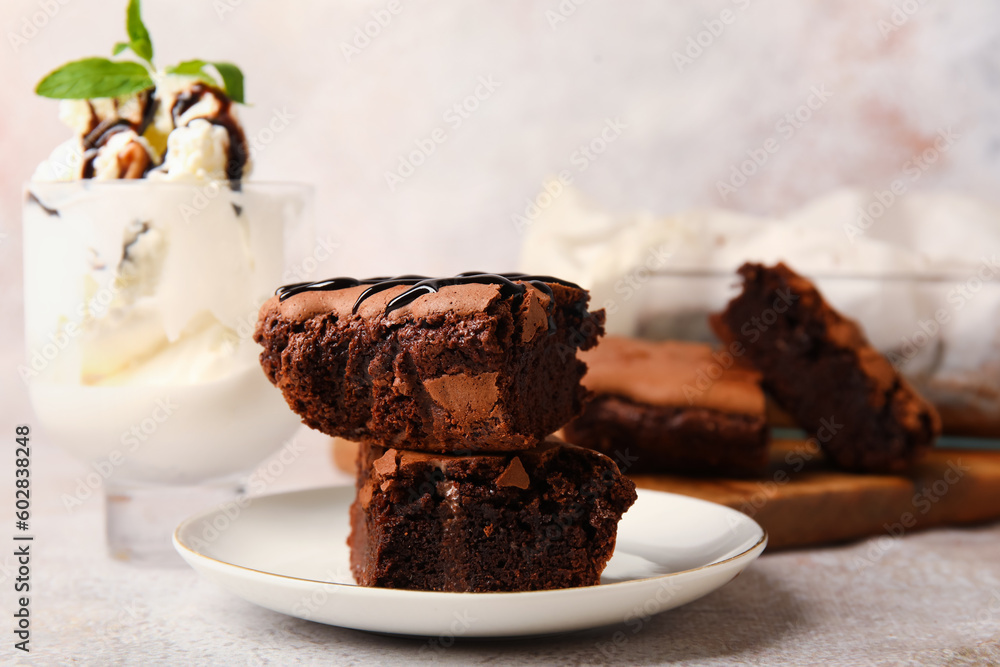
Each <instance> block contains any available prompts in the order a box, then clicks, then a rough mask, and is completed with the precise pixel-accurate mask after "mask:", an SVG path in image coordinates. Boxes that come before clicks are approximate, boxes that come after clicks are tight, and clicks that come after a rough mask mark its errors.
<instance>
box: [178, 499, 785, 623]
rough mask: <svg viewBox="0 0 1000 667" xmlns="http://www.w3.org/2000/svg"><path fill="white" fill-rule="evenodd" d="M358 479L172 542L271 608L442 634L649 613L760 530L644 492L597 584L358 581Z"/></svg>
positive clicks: (196, 523)
mask: <svg viewBox="0 0 1000 667" xmlns="http://www.w3.org/2000/svg"><path fill="white" fill-rule="evenodd" d="M353 499H354V488H353V487H332V488H325V489H314V490H309V491H296V492H294V493H284V494H280V495H273V496H264V497H260V498H255V499H253V500H252V501H249V502H248V504H246V505H245V506H243V507H239V506H237V505H235V504H232V505H230V506H228V507H225V506H223V507H221V508H213V509H212V510H209V511H205V512H202V513H200V514H198V515H196V516H193V517H191V518H189V519H187V520H186V521H184V522H183V523H182V524H181V525H180V526H178V528H177V530H176V532H175V533H174V546H175V547H176V548H177V551H178V552H180V554H181V556H183V557H184V559H185V560H186V561H187V562H188V563H189V564H190V565H191V566H192V567H194V569H196V570H197V571H198V572H200V573H201V574H202V575H203V576H205V577H206V578H208V579H210V580H211V581H214V582H216V583H217V584H219V585H220V586H222V587H223V588H226V589H228V590H229V591H231V592H233V593H235V594H236V595H239V596H240V597H242V598H244V599H246V600H249V601H250V602H253V603H255V604H259V605H261V606H263V607H267V608H268V609H273V610H274V611H278V612H281V613H283V614H289V615H292V616H297V617H299V618H304V619H308V620H311V621H317V622H320V623H326V624H329V625H337V626H341V627H345V628H355V629H358V630H370V631H374V632H386V633H393V634H405V635H425V636H441V637H456V636H466V637H500V636H514V635H540V634H550V633H557V632H569V631H573V630H582V629H585V628H592V627H599V626H603V625H612V624H617V623H623V622H629V621H630V620H634V619H638V618H647V617H648V616H650V615H652V614H656V613H659V612H662V611H666V610H668V609H673V608H674V607H679V606H680V605H683V604H687V603H688V602H691V601H692V600H695V599H697V598H700V597H701V596H703V595H705V594H707V593H710V592H711V591H713V590H715V589H717V588H719V587H720V586H722V585H723V584H725V583H727V582H729V581H731V580H732V579H733V578H734V577H736V575H738V574H739V573H740V572H741V571H743V569H744V568H746V567H747V566H748V565H749V564H750V563H752V562H753V560H754V559H755V558H757V556H759V555H760V553H761V552H762V551H763V550H764V546H765V545H766V544H767V535H766V534H765V532H764V530H763V529H762V528H761V527H760V526H759V525H757V523H756V522H754V521H753V520H752V519H750V518H749V517H747V516H745V515H744V514H741V513H740V512H737V511H736V510H733V509H729V508H728V507H723V506H722V505H716V504H715V503H710V502H706V501H704V500H697V499H694V498H688V497H686V496H679V495H676V494H673V493H662V492H658V491H647V490H644V489H640V490H639V499H638V500H637V501H636V503H635V504H634V505H633V506H632V508H631V509H629V511H628V512H627V513H626V514H625V516H624V517H623V518H622V521H621V524H620V525H619V528H618V542H617V546H616V548H615V553H614V556H613V557H612V559H611V562H610V563H609V564H608V567H607V569H606V570H605V572H604V576H603V577H602V579H601V584H600V585H599V586H587V587H584V588H567V589H561V590H555V591H533V592H526V593H435V592H423V591H407V590H393V589H385V588H366V587H363V586H357V585H355V584H354V580H353V578H352V577H351V573H350V559H349V553H348V549H347V545H346V543H345V540H346V539H347V534H348V532H349V525H348V507H349V506H350V504H351V502H352V500H353Z"/></svg>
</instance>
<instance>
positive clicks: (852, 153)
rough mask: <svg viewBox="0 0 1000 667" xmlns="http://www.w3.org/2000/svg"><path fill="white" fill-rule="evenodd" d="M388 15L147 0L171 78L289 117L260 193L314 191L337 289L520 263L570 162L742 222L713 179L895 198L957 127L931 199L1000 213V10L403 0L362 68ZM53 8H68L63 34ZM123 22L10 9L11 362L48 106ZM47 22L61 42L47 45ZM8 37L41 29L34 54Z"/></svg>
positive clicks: (775, 198)
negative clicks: (386, 276) (404, 158)
mask: <svg viewBox="0 0 1000 667" xmlns="http://www.w3.org/2000/svg"><path fill="white" fill-rule="evenodd" d="M577 2H579V4H576V3H577ZM389 6H390V3H389V2H387V0H372V1H369V0H364V1H362V0H341V1H339V2H321V1H320V0H282V1H280V2H276V1H273V0H146V2H145V12H144V13H145V17H146V20H147V23H148V25H149V27H150V29H151V32H152V36H153V40H154V44H155V47H156V51H157V61H158V63H160V64H161V65H163V64H169V63H172V62H176V61H178V60H181V59H187V58H192V57H200V58H205V59H226V60H232V61H234V62H236V63H238V64H239V65H240V66H241V67H242V68H243V69H244V71H245V73H246V75H247V92H248V97H249V100H250V101H251V102H252V103H253V106H252V107H249V108H246V109H243V110H242V116H243V118H244V120H245V125H246V127H247V130H248V133H249V134H250V135H251V136H254V135H255V134H256V133H257V132H259V131H260V130H261V128H263V127H264V126H266V124H267V123H268V122H269V120H270V119H271V118H272V117H273V115H274V114H275V111H276V110H280V111H283V112H285V113H288V114H291V116H292V119H291V121H290V122H289V124H288V126H287V128H286V129H284V130H282V131H281V132H279V133H277V134H276V135H275V136H274V138H273V141H271V142H270V143H269V144H268V145H267V146H266V147H265V148H263V150H262V151H261V152H260V154H259V155H258V156H257V171H256V177H257V178H259V179H263V180H288V179H292V180H305V181H310V182H313V183H315V184H316V185H317V186H318V220H319V223H320V225H321V234H323V235H328V236H330V237H331V238H332V240H333V242H335V243H338V244H339V252H338V254H337V255H336V256H335V257H334V259H333V261H332V262H331V263H330V265H329V266H328V267H326V268H325V269H324V270H323V271H321V272H320V273H322V274H323V275H325V274H327V273H332V274H373V273H378V272H387V273H395V272H413V271H419V272H439V271H441V272H443V271H449V272H450V271H455V270H464V269H468V268H482V269H490V270H499V269H505V268H510V267H511V266H512V264H513V263H514V261H515V258H516V253H517V248H518V243H519V237H518V234H517V232H516V231H515V228H514V227H513V225H512V224H511V215H512V214H514V213H516V212H518V211H520V210H523V208H524V206H525V200H526V198H528V197H532V196H534V194H535V193H536V192H537V191H538V189H539V187H540V184H541V182H542V180H543V179H544V178H545V177H546V176H547V175H549V174H553V173H556V172H558V171H560V170H564V169H568V170H570V171H571V172H572V174H573V175H574V177H575V183H576V184H577V185H578V186H579V187H580V188H581V189H582V190H584V191H585V192H587V193H588V194H590V195H591V196H592V197H594V198H595V199H596V200H597V201H598V202H600V203H602V204H604V205H606V206H609V207H613V208H619V209H633V208H645V209H649V210H652V211H655V212H658V213H669V212H671V211H675V210H678V209H682V208H687V207H691V206H696V205H722V204H723V203H724V202H723V201H722V199H721V198H720V196H719V193H718V192H717V186H716V183H717V181H719V180H725V179H727V178H728V177H729V175H730V171H731V168H732V166H733V165H734V164H738V163H739V162H741V161H742V160H744V159H746V151H748V150H750V151H753V150H755V149H759V148H760V147H761V146H763V145H764V143H765V141H767V140H768V139H769V138H776V139H778V140H779V144H780V148H779V150H778V151H777V152H776V153H774V154H773V155H771V156H770V157H769V158H768V161H767V163H766V164H765V165H764V166H763V167H761V168H760V170H759V172H758V173H757V174H755V175H754V176H753V177H752V178H750V179H749V180H748V182H747V184H746V185H745V186H743V187H742V188H740V189H739V190H738V191H737V192H736V193H735V194H733V195H732V196H730V197H729V199H728V201H726V202H725V205H727V206H732V207H735V208H739V209H744V210H749V211H754V212H760V213H767V212H774V213H780V212H782V211H785V210H788V209H789V208H792V207H794V206H796V205H798V204H800V203H802V202H803V201H805V200H806V199H808V198H810V197H812V196H814V195H817V194H821V193H824V192H826V191H828V190H830V189H832V188H835V187H838V186H842V185H861V186H864V187H870V188H873V189H874V188H878V187H881V186H885V185H887V184H888V182H889V181H891V180H892V178H894V177H895V176H896V175H897V174H898V173H899V172H900V171H901V169H902V168H903V165H904V164H905V163H906V162H907V160H910V159H911V158H912V157H914V156H915V155H919V154H920V152H921V151H923V150H924V149H926V148H927V147H929V146H931V145H932V144H933V141H934V139H935V136H936V135H937V133H938V132H939V131H941V130H943V129H944V128H948V127H952V128H954V130H956V131H958V132H959V133H960V137H961V138H960V139H959V140H958V141H957V142H956V143H955V145H954V146H953V147H952V148H951V149H950V150H949V151H948V152H947V153H945V154H943V155H942V157H941V159H940V160H939V161H938V162H937V163H936V164H934V165H932V166H931V167H930V168H929V169H928V170H927V171H926V173H925V174H924V175H923V177H922V178H921V179H920V182H919V184H918V185H919V187H921V188H949V189H955V190H959V191H963V192H966V193H969V194H973V195H977V196H979V197H982V198H984V199H987V200H991V201H993V202H997V203H1000V188H998V184H1000V6H998V5H996V4H995V3H990V2H985V1H983V0H979V1H975V2H963V3H930V2H927V3H925V4H921V3H919V2H917V1H916V0H911V1H908V2H907V1H902V0H892V1H889V0H879V1H870V0H864V1H860V0H859V1H853V0H852V1H849V2H848V1H845V2H834V3H831V2H824V1H821V0H806V1H803V2H781V1H779V0H749V1H747V0H740V1H739V2H733V1H732V0H711V1H709V0H701V1H697V2H680V3H668V2H660V1H658V0H636V1H633V2H627V3H623V2H611V1H610V0H587V1H585V2H581V1H580V0H576V2H574V0H562V1H561V2H560V0H537V1H529V0H507V1H505V2H496V1H494V2H487V1H485V0H453V1H443V0H436V1H430V0H414V1H412V2H408V1H406V0H400V4H399V11H398V13H397V14H395V15H391V21H389V22H388V24H387V25H385V26H384V27H381V28H380V29H379V34H378V35H377V36H375V37H373V38H371V40H370V43H369V44H367V46H364V47H363V48H361V49H360V53H354V54H353V55H352V56H351V57H350V58H348V57H346V56H345V53H344V51H343V46H342V45H343V44H345V43H351V41H352V40H353V39H354V38H355V36H356V32H357V31H358V30H359V29H360V30H364V28H365V24H366V23H368V22H370V21H372V20H373V17H372V12H381V11H384V10H386V9H387V8H388V7H389ZM46 7H47V8H48V10H49V13H51V14H53V15H52V16H51V17H44V21H43V20H42V18H41V17H43V16H44V14H42V12H44V10H45V8H46ZM894 7H896V9H894ZM54 8H57V9H54ZM724 11H727V12H731V14H722V12H724ZM907 12H909V13H907ZM123 17H124V0H113V1H111V0H4V2H3V4H2V5H0V31H2V37H3V39H2V43H0V89H2V90H3V95H2V97H0V153H2V155H3V159H2V160H0V224H2V232H3V234H4V235H5V237H4V238H3V240H2V241H0V279H2V280H0V284H2V287H0V290H2V295H3V314H4V316H3V318H2V321H0V333H2V336H3V339H2V340H3V342H4V344H5V346H7V348H8V350H10V349H13V348H18V347H19V346H20V344H21V343H20V327H21V320H20V237H19V229H18V221H19V206H20V184H21V183H22V182H23V181H24V180H25V179H26V178H27V177H28V176H29V175H30V173H31V171H32V170H33V168H34V166H35V164H36V163H37V162H38V161H39V160H41V159H42V158H44V157H45V156H46V155H47V153H48V152H49V150H50V149H51V148H52V147H53V146H54V145H55V144H57V143H58V142H60V141H62V140H64V139H65V138H67V137H68V134H67V132H68V131H67V129H66V128H64V127H63V126H62V125H60V123H59V122H58V120H57V117H56V114H57V104H56V103H55V102H53V101H50V100H44V99H39V98H36V97H34V96H33V95H32V93H31V90H32V88H33V86H34V84H35V82H36V81H37V80H38V79H39V78H40V77H41V76H42V75H44V74H45V73H46V72H47V71H49V70H50V69H52V68H53V67H55V66H57V65H59V64H61V63H62V62H64V61H66V60H69V59H73V58H77V57H82V56H85V55H100V54H106V53H108V50H109V49H110V47H111V45H112V44H113V43H114V42H115V41H116V40H118V39H121V38H122V37H123V35H124V26H123V23H124V19H123ZM384 17H385V14H383V21H384ZM561 19H565V20H561ZM717 19H718V21H717ZM722 19H725V20H727V21H729V23H728V24H727V23H722ZM26 22H27V23H26ZM32 22H34V23H35V24H43V25H41V27H40V28H38V29H37V30H36V31H34V33H33V32H32V30H31V28H27V29H26V26H28V25H31V24H32ZM706 22H707V23H706ZM880 22H882V23H880ZM369 27H370V28H371V26H369ZM720 27H721V30H720ZM890 27H891V28H893V29H892V30H890V29H889V28H890ZM709 28H714V29H715V31H716V32H718V33H720V34H718V36H714V35H711V34H710V33H709V32H704V31H706V30H708V29H709ZM372 32H374V30H372ZM699 33H702V34H701V35H700V38H701V40H702V42H703V43H709V42H711V43H710V44H708V46H705V47H704V48H703V50H702V53H701V54H700V55H699V54H698V53H697V51H695V50H692V51H690V52H688V53H689V55H691V54H693V55H694V56H696V57H695V58H693V60H692V62H691V63H689V64H687V65H686V66H684V67H683V68H679V67H678V64H677V62H676V59H675V53H679V54H681V55H684V54H685V50H686V49H687V47H688V46H689V38H690V39H692V40H697V39H698V38H699ZM11 34H15V35H19V36H22V37H23V36H25V35H27V34H30V35H31V36H29V37H26V43H24V44H21V43H18V44H17V45H14V44H12V42H11ZM362 44H363V42H362ZM681 69H683V71H680V70H681ZM480 77H486V78H489V77H492V78H493V80H494V81H496V82H499V86H498V87H496V90H495V91H494V92H492V93H491V94H490V95H489V96H488V97H487V98H486V99H484V100H482V101H481V102H480V103H479V105H478V109H477V110H476V111H475V112H473V113H471V114H469V115H468V118H465V119H463V121H462V123H461V126H460V127H454V122H452V123H449V122H448V121H447V120H446V119H445V113H446V112H447V111H448V110H449V108H451V107H452V106H453V105H454V104H456V103H459V102H461V101H462V100H463V99H464V98H465V97H467V96H468V95H470V94H472V93H473V92H474V91H475V90H476V87H477V85H478V81H479V80H480ZM813 87H819V88H822V89H823V90H825V91H828V92H829V97H828V99H826V101H825V102H823V103H822V104H821V105H819V108H818V109H816V110H814V111H812V112H811V118H810V119H809V120H808V122H806V123H804V124H802V126H801V128H798V129H796V131H795V132H794V134H793V135H792V136H790V137H785V136H784V134H782V132H779V131H778V129H777V123H778V122H779V121H780V120H781V119H782V117H784V116H785V115H786V114H789V113H792V114H794V113H795V112H796V110H797V109H798V108H799V107H800V106H801V105H802V104H804V103H806V102H807V100H808V99H809V95H810V91H811V89H813ZM484 90H485V89H481V93H482V92H483V91H484ZM813 101H814V103H815V99H814V100H813ZM814 105H815V104H814ZM609 119H618V121H619V122H620V123H621V124H623V125H624V127H623V129H622V130H621V132H620V135H618V136H617V137H616V138H615V140H614V141H613V142H611V143H609V144H608V145H607V147H606V150H605V152H604V153H603V154H602V155H600V156H599V157H598V158H597V159H595V160H593V161H592V162H590V163H589V164H588V165H587V168H586V170H584V171H580V168H579V167H580V164H581V162H580V159H579V156H577V158H574V152H575V151H577V150H578V148H579V146H580V145H581V144H586V143H589V142H590V141H591V140H592V139H594V138H595V137H598V136H599V135H600V133H601V132H602V129H603V128H604V127H605V124H606V122H607V121H608V120H609ZM435 128H442V129H443V130H444V131H445V133H446V140H445V141H444V143H442V144H440V145H438V146H437V148H436V150H435V151H434V153H433V154H432V155H431V156H430V157H429V158H428V159H427V160H426V163H425V164H423V165H422V166H420V167H419V168H417V169H416V170H415V173H414V174H413V175H412V176H410V177H409V178H407V179H406V180H405V181H404V182H403V183H401V184H399V185H398V187H396V189H395V190H394V191H390V189H389V187H388V186H387V184H386V180H385V175H384V174H385V172H386V171H388V170H392V169H395V168H396V167H397V165H398V161H399V158H400V156H401V155H404V154H407V153H409V152H410V151H412V150H414V148H415V145H414V142H415V141H416V140H418V139H424V138H426V137H428V136H430V134H431V132H432V131H433V130H435ZM786 132H787V131H786ZM439 136H440V135H439ZM323 275H318V276H317V277H323ZM9 358H11V356H10V354H9V353H8V355H5V359H9ZM15 358H18V359H19V357H15ZM14 363H16V362H14ZM12 368H13V366H12V365H6V367H5V368H4V372H5V378H4V379H5V386H10V385H8V384H7V380H8V378H10V377H11V375H10V374H9V373H12ZM15 382H16V378H15ZM18 389H19V387H18ZM5 393H7V392H6V390H5ZM18 394H20V392H19V391H18Z"/></svg>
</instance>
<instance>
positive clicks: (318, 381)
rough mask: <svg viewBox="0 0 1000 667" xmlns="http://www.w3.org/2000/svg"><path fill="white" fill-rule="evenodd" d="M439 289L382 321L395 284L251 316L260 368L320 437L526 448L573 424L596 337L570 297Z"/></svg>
mask: <svg viewBox="0 0 1000 667" xmlns="http://www.w3.org/2000/svg"><path fill="white" fill-rule="evenodd" d="M524 284H525V290H524V293H523V294H510V293H509V292H505V291H504V290H502V289H501V286H499V285H496V284H476V283H473V284H461V285H448V286H444V287H442V288H441V289H440V290H439V291H438V292H435V293H430V294H424V295H423V296H420V297H418V298H416V299H415V300H414V301H412V302H411V303H408V304H406V305H404V306H402V307H399V308H396V309H395V310H391V311H390V312H386V305H387V304H388V303H389V302H390V301H391V300H392V299H393V298H395V297H396V296H398V295H400V294H401V293H403V292H404V291H406V290H407V289H408V287H407V286H405V285H400V286H396V287H392V288H390V289H386V290H384V291H381V292H378V293H376V294H373V295H371V296H369V297H368V298H366V299H365V300H363V301H362V302H361V303H359V304H358V308H357V312H352V311H353V309H354V306H355V302H356V301H357V299H358V297H359V295H360V294H361V293H362V292H363V291H364V290H365V289H366V286H365V285H358V286H353V287H347V288H344V289H337V290H331V291H307V292H302V293H297V294H295V295H294V296H291V297H289V298H286V299H285V300H283V301H282V300H280V299H279V298H278V297H274V298H272V299H270V300H269V301H268V302H267V303H265V304H264V305H263V307H262V308H261V311H260V317H259V320H258V323H257V329H256V332H255V334H254V340H255V341H257V342H258V343H259V344H261V345H262V346H263V347H264V351H263V352H262V353H261V355H260V360H261V365H262V366H263V368H264V371H265V373H266V374H267V376H268V378H269V379H270V380H271V382H273V383H274V384H275V385H276V386H278V387H279V388H280V389H281V390H282V392H283V393H284V395H285V399H286V400H287V402H288V404H289V406H290V407H291V408H292V409H293V410H294V411H295V412H296V413H298V414H299V415H300V416H301V417H302V420H303V422H304V423H305V424H306V425H308V426H310V427H312V428H315V429H317V430H319V431H322V432H324V433H326V434H328V435H332V436H340V437H344V438H348V439H352V440H357V441H363V442H372V443H379V444H385V445H393V446H398V447H400V448H402V449H408V450H421V451H436V452H449V451H463V450H467V451H482V450H493V451H496V450H500V451H507V450H516V449H524V448H530V447H532V446H534V445H535V444H536V443H537V442H539V441H540V440H542V439H543V438H545V437H546V436H547V435H549V434H550V433H552V432H553V431H555V430H556V429H558V428H559V427H561V426H562V425H563V424H565V423H566V422H567V421H569V420H570V419H572V418H573V417H574V416H575V415H576V414H577V413H578V412H579V411H580V409H581V407H582V403H583V400H584V398H585V396H586V390H585V389H584V388H583V387H582V385H581V384H580V378H581V377H582V376H583V374H584V371H585V368H586V367H585V365H584V364H583V363H582V362H580V361H578V360H577V359H576V351H577V350H578V349H588V348H589V347H591V346H593V345H594V344H595V342H596V340H597V337H598V336H599V335H601V334H602V333H603V324H604V312H603V311H598V312H595V313H590V312H588V311H587V302H588V300H589V295H588V294H587V292H586V291H585V290H583V289H581V288H579V287H575V286H569V285H563V284H558V283H547V284H548V286H549V288H550V289H551V292H552V295H551V296H549V295H548V294H546V293H545V292H544V291H543V290H539V289H537V288H536V287H533V286H531V285H530V283H524Z"/></svg>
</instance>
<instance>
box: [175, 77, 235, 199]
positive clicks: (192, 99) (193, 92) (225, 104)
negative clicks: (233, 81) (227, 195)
mask: <svg viewBox="0 0 1000 667" xmlns="http://www.w3.org/2000/svg"><path fill="white" fill-rule="evenodd" d="M205 95H212V96H213V97H215V98H216V99H217V100H219V112H218V114H217V115H216V116H215V117H208V116H199V118H202V119H204V120H207V121H208V122H209V123H211V124H212V125H218V126H219V127H222V128H225V130H226V132H227V133H228V134H229V157H228V159H227V161H226V178H228V179H229V180H230V181H234V182H235V183H232V184H231V186H232V188H233V189H234V190H239V189H240V185H239V180H240V179H241V178H242V177H243V168H244V167H246V164H247V158H248V157H249V156H250V150H249V147H248V146H247V138H246V135H245V134H243V129H242V128H241V127H240V125H239V123H237V122H236V118H234V117H233V114H232V106H233V101H232V100H230V99H229V96H228V95H226V94H225V93H224V92H222V91H221V90H219V89H218V88H215V87H214V86H209V85H206V84H204V83H196V84H194V85H193V86H191V89H190V90H186V91H184V92H183V93H181V94H180V95H178V96H177V99H176V100H174V105H173V106H172V107H171V108H170V116H171V117H172V118H173V119H174V126H175V127H180V123H179V122H178V121H179V120H180V117H181V116H183V115H184V113H185V112H186V111H188V110H189V109H190V108H191V107H193V106H194V105H195V104H197V103H198V102H200V101H201V98H202V97H204V96H205Z"/></svg>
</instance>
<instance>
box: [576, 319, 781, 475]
mask: <svg viewBox="0 0 1000 667" xmlns="http://www.w3.org/2000/svg"><path fill="white" fill-rule="evenodd" d="M580 358H581V359H583V360H584V361H585V362H586V363H587V375H586V376H585V377H584V379H583V384H584V386H585V387H587V389H589V390H591V391H592V392H594V394H595V395H596V398H595V399H594V400H593V401H592V402H590V403H589V404H588V405H587V407H586V408H585V409H584V411H583V414H582V415H580V417H578V418H577V419H575V420H574V421H572V422H571V423H570V424H569V425H568V426H566V428H565V429H564V431H563V432H564V434H565V436H566V440H568V441H569V442H572V443H573V444H576V445H580V446H582V447H589V448H591V449H596V450H598V451H600V452H603V453H604V454H607V455H608V456H610V457H612V458H614V459H615V460H616V461H617V462H618V464H619V466H621V467H622V471H623V472H625V473H628V474H635V473H694V474H722V475H753V474H756V473H759V472H761V471H762V470H763V469H764V468H765V467H766V466H767V443H768V438H767V424H766V419H765V411H764V392H763V391H762V390H761V388H760V375H759V374H758V373H757V372H756V371H753V370H749V369H747V368H740V367H737V366H736V359H735V358H734V357H733V356H732V355H731V354H729V353H728V352H726V351H713V350H712V348H711V347H709V346H708V345H702V344H699V343H687V342H679V341H662V342H654V341H645V340H639V339H634V338H622V337H617V336H608V337H606V338H604V339H603V340H601V342H600V343H599V344H598V345H597V347H595V348H594V349H592V350H590V351H589V352H583V353H581V355H580Z"/></svg>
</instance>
